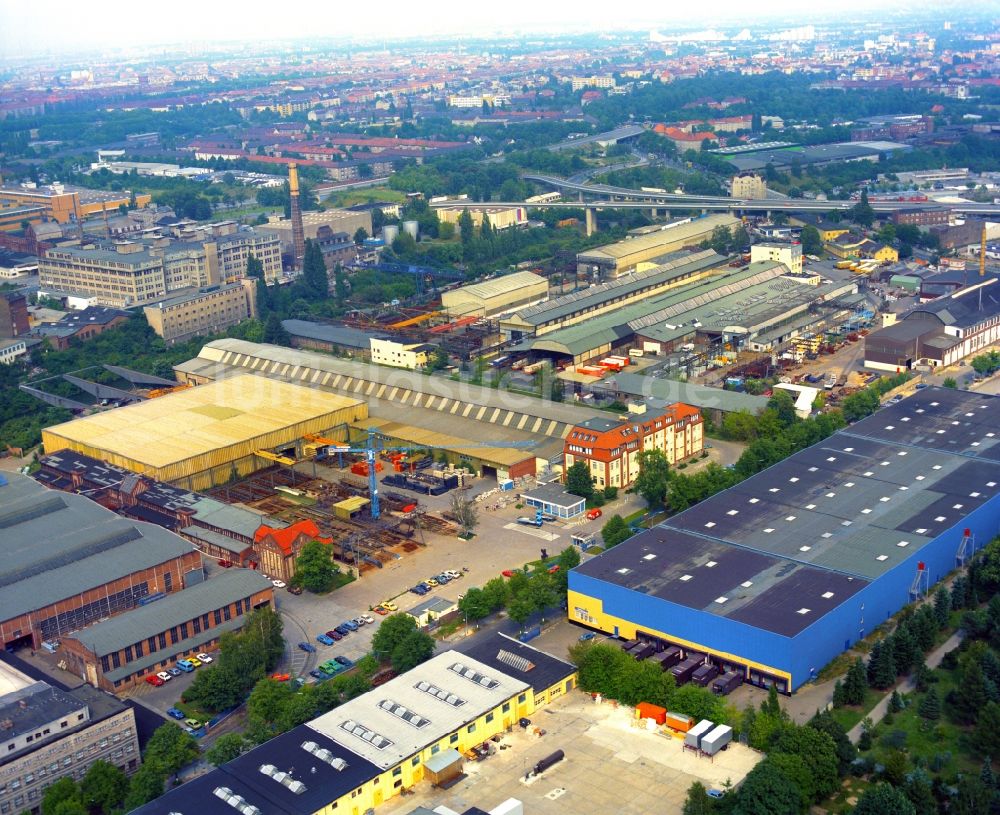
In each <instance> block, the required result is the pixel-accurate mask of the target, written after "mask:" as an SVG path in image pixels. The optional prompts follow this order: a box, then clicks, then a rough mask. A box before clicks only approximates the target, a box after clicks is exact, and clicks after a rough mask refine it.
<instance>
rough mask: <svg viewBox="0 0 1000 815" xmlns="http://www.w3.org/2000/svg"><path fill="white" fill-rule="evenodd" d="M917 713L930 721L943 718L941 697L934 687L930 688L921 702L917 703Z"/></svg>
mask: <svg viewBox="0 0 1000 815" xmlns="http://www.w3.org/2000/svg"><path fill="white" fill-rule="evenodd" d="M917 713H919V714H920V716H921V718H923V719H927V721H929V722H936V721H937V720H938V719H940V718H941V699H940V698H939V697H938V694H937V691H936V690H934V688H933V687H932V688H929V689H928V691H927V693H925V694H924V698H923V699H921V700H920V704H919V705H917Z"/></svg>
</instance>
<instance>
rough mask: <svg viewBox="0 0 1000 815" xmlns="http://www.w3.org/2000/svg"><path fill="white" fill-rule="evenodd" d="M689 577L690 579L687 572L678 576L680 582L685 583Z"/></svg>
mask: <svg viewBox="0 0 1000 815" xmlns="http://www.w3.org/2000/svg"><path fill="white" fill-rule="evenodd" d="M690 579H691V575H689V574H684V575H681V577H680V581H681V582H682V583H687V582H688V581H689V580H690Z"/></svg>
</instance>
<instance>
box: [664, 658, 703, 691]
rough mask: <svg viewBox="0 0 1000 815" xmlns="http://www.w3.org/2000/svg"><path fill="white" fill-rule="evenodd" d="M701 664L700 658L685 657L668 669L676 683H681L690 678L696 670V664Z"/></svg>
mask: <svg viewBox="0 0 1000 815" xmlns="http://www.w3.org/2000/svg"><path fill="white" fill-rule="evenodd" d="M699 665H701V660H700V659H691V658H690V657H689V658H688V659H685V660H684V661H683V662H682V663H681V664H680V665H675V666H674V667H673V668H671V669H670V673H672V674H673V675H674V679H675V680H676V681H677V684H678V685H683V684H684V683H685V682H688V681H689V680H690V679H691V675H692V674H693V673H694V672H695V671H696V670H698V666H699Z"/></svg>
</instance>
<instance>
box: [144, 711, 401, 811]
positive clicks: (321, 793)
mask: <svg viewBox="0 0 1000 815" xmlns="http://www.w3.org/2000/svg"><path fill="white" fill-rule="evenodd" d="M308 742H312V743H313V744H315V745H316V747H317V748H319V749H325V750H327V751H329V754H330V755H329V756H327V758H332V759H336V758H340V759H343V760H344V761H346V762H347V766H346V767H345V768H344V769H343V770H337V769H336V768H334V767H333V765H331V764H329V763H328V762H327V761H324V760H323V759H322V758H319V757H317V756H315V755H314V754H312V753H310V752H308V751H306V750H305V749H304V748H303V747H302V745H303V744H304V743H308ZM268 766H270V767H274V768H275V771H276V772H279V773H289V774H290V775H291V777H292V779H294V780H295V781H299V782H301V783H302V784H303V785H304V786H305V789H304V790H302V791H301V792H298V793H296V792H293V791H292V789H291V788H290V787H287V786H285V785H284V784H282V783H281V782H280V781H278V780H275V779H274V778H273V777H272V776H270V775H266V774H265V773H263V772H261V767H268ZM381 772H382V771H381V770H380V769H379V768H378V767H376V766H375V765H374V764H372V763H371V762H369V761H366V760H365V759H363V758H361V756H359V755H356V754H354V753H352V752H350V751H349V750H345V749H344V748H343V747H341V746H340V745H338V744H337V743H336V742H334V741H331V740H330V739H328V738H326V737H325V736H323V735H322V734H321V733H318V732H317V731H315V730H313V729H312V728H310V727H307V726H306V725H300V726H299V727H296V728H295V729H294V730H291V731H289V732H287V733H283V734H282V735H280V736H278V737H276V738H274V739H271V740H270V741H267V742H265V743H264V744H262V745H260V746H259V747H256V748H254V749H253V750H251V751H250V752H249V753H246V754H244V755H242V756H240V757H239V758H237V759H235V760H234V761H230V762H229V763H228V764H224V765H223V766H222V767H219V768H218V769H216V770H213V771H212V772H210V773H208V774H207V775H203V776H201V777H200V778H197V779H195V780H193V781H189V782H188V783H187V784H184V785H182V786H180V787H177V788H175V789H172V790H170V791H169V792H167V793H166V794H165V795H163V796H162V797H160V798H157V799H156V800H155V801H152V802H151V803H149V804H146V805H145V806H143V807H140V808H139V809H137V810H135V811H134V813H133V815H234V813H238V812H239V810H238V809H234V808H233V807H232V806H231V805H230V804H228V803H226V801H224V800H223V799H222V798H220V797H218V796H217V795H216V794H215V790H216V789H218V788H219V787H226V788H228V789H229V790H231V791H232V792H233V793H235V794H237V795H240V796H242V797H243V799H244V800H245V801H246V803H247V804H250V805H252V806H255V807H257V809H258V810H260V813H261V815H272V813H273V815H311V814H312V813H313V812H319V811H320V810H322V809H325V808H326V807H327V806H328V805H329V804H330V803H331V802H332V801H335V800H337V799H338V798H340V797H341V796H343V795H346V794H347V793H349V792H350V791H351V790H353V789H357V788H358V787H360V786H361V785H362V784H364V783H365V782H366V781H369V780H370V779H372V778H374V777H375V776H377V775H379V774H380V773H381Z"/></svg>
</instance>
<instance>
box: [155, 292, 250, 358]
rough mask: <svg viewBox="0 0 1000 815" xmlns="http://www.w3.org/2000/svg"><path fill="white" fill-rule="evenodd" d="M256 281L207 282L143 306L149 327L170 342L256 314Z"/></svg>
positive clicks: (210, 332) (238, 321)
mask: <svg viewBox="0 0 1000 815" xmlns="http://www.w3.org/2000/svg"><path fill="white" fill-rule="evenodd" d="M256 285H257V284H256V281H255V280H254V279H251V278H244V279H242V280H240V281H238V282H236V283H229V284H226V285H223V286H210V287H207V288H202V289H198V290H197V291H194V292H190V293H187V294H180V295H177V296H176V297H169V298H167V299H165V300H161V301H159V302H157V303H153V304H152V305H148V306H145V307H144V308H143V313H144V314H145V315H146V321H147V322H148V323H149V325H150V327H151V328H152V329H153V331H155V332H156V333H157V334H158V335H159V336H161V337H163V339H164V340H166V341H167V343H169V344H173V343H175V342H184V341H185V340H189V339H191V337H197V336H199V335H201V336H204V335H207V334H217V333H219V332H220V331H223V330H225V329H226V328H229V327H230V326H233V325H236V324H237V323H241V322H243V320H246V319H249V318H250V317H255V316H256V315H257V300H256V297H257V291H256Z"/></svg>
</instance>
